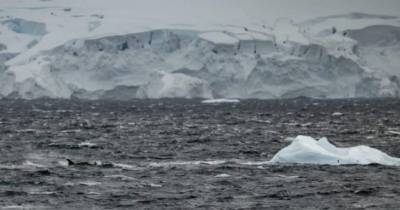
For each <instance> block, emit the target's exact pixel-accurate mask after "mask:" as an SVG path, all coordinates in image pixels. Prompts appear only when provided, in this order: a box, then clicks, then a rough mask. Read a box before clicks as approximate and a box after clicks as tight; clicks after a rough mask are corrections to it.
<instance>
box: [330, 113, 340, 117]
mask: <svg viewBox="0 0 400 210" xmlns="http://www.w3.org/2000/svg"><path fill="white" fill-rule="evenodd" d="M332 116H334V117H337V116H343V113H341V112H334V113H332Z"/></svg>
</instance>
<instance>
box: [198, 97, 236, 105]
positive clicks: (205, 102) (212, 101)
mask: <svg viewBox="0 0 400 210" xmlns="http://www.w3.org/2000/svg"><path fill="white" fill-rule="evenodd" d="M239 102H240V101H239V100H238V99H226V98H220V99H207V100H203V101H202V102H201V103H203V104H219V103H239Z"/></svg>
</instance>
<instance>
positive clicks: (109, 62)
mask: <svg viewBox="0 0 400 210" xmlns="http://www.w3.org/2000/svg"><path fill="white" fill-rule="evenodd" d="M224 1H225V0H224ZM302 1H304V2H307V1H305V0H302ZM33 2H34V3H32V2H31V3H32V4H34V5H35V6H34V7H26V6H25V5H26V4H27V2H26V1H25V0H23V1H18V2H16V1H10V0H5V1H4V4H3V5H4V9H2V10H1V11H0V31H1V33H0V98H3V97H4V98H24V99H34V98H41V97H50V98H79V99H89V100H95V99H114V100H127V99H133V98H206V99H213V98H237V99H246V98H261V99H270V98H293V97H299V96H305V97H313V98H352V97H399V96H400V79H399V77H400V71H399V68H400V62H399V59H398V58H399V56H400V18H399V17H398V16H397V15H392V14H390V15H389V14H385V15H374V14H368V13H363V12H350V13H346V12H348V11H345V10H343V13H339V14H331V15H326V16H317V14H313V15H308V16H306V17H303V18H298V17H297V16H293V17H285V18H281V17H279V16H278V15H275V16H274V15H271V14H265V13H263V12H261V11H258V10H255V11H257V13H255V14H257V15H255V16H251V17H248V16H246V15H243V12H240V11H238V8H236V7H234V8H233V6H232V8H231V9H232V10H229V11H226V14H225V13H223V14H221V13H220V11H213V10H210V11H208V9H209V8H212V7H214V6H217V7H221V5H215V3H213V2H212V1H208V0H207V1H204V2H201V3H199V2H197V4H201V6H202V7H199V8H197V9H195V8H194V7H193V8H192V7H189V8H187V11H181V10H179V9H175V10H176V12H177V13H176V14H175V15H174V16H168V14H167V13H165V12H163V11H159V9H157V8H153V5H154V4H156V5H164V6H165V7H168V8H170V9H171V10H173V9H172V8H175V7H176V8H180V6H182V5H181V4H182V2H181V1H178V0H173V1H171V2H170V3H169V4H167V5H166V3H163V2H161V1H159V0H153V1H151V3H146V2H145V1H141V0H135V1H133V3H132V2H131V3H129V1H125V0H120V2H121V3H125V5H128V6H127V8H123V7H122V6H121V5H119V6H118V4H116V5H111V4H110V3H109V2H108V1H104V0H99V1H88V2H87V5H79V4H76V1H63V0H53V1H33ZM74 2H75V3H74ZM268 2H270V3H271V5H274V2H275V3H276V1H274V0H268ZM371 2H373V1H372V0H371ZM2 3H3V2H2ZM237 3H240V4H245V5H246V6H248V7H250V6H252V4H250V3H249V4H248V5H247V4H246V3H244V1H237ZM135 5H142V6H143V8H136V7H134V6H135ZM260 5H264V4H261V3H260ZM271 5H270V6H271ZM253 6H254V5H253ZM108 7H109V8H108ZM93 8H94V9H93ZM207 8H208V9H207ZM130 9H132V10H134V11H136V13H135V12H129V11H130ZM253 9H254V8H253ZM264 9H266V7H265V8H264ZM359 9H360V10H364V12H370V11H369V10H368V9H362V8H359ZM141 10H144V11H148V12H149V13H148V14H147V13H146V12H144V11H141ZM203 10H204V11H203ZM205 11H208V12H209V14H210V15H211V16H213V17H215V20H213V21H211V20H209V19H199V18H194V17H192V16H190V14H191V12H192V13H193V14H203V12H205ZM327 14H328V13H327ZM289 16H290V15H289ZM235 17H241V18H240V19H239V20H238V19H237V18H235ZM294 18H296V21H294ZM161 20H163V21H161ZM115 23H118V24H115Z"/></svg>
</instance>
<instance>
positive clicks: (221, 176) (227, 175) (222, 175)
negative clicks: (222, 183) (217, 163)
mask: <svg viewBox="0 0 400 210" xmlns="http://www.w3.org/2000/svg"><path fill="white" fill-rule="evenodd" d="M230 176H231V175H229V174H217V175H215V178H227V177H230Z"/></svg>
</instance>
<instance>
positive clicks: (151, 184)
mask: <svg viewBox="0 0 400 210" xmlns="http://www.w3.org/2000/svg"><path fill="white" fill-rule="evenodd" d="M148 184H149V186H150V187H162V185H161V184H154V183H151V182H149V183H148Z"/></svg>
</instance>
